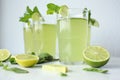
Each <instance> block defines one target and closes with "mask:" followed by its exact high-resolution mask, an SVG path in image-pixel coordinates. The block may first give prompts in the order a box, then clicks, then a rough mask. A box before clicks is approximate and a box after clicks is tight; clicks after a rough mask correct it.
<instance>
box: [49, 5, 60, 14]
mask: <svg viewBox="0 0 120 80" xmlns="http://www.w3.org/2000/svg"><path fill="white" fill-rule="evenodd" d="M47 8H48V10H47V14H53V13H57V14H59V9H60V7H59V6H58V5H55V4H53V3H49V4H47Z"/></svg>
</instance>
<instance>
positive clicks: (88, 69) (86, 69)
mask: <svg viewBox="0 0 120 80" xmlns="http://www.w3.org/2000/svg"><path fill="white" fill-rule="evenodd" d="M83 70H85V71H91V72H99V73H107V72H108V70H102V69H98V68H84V69H83Z"/></svg>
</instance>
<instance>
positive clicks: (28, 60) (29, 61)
mask: <svg viewBox="0 0 120 80" xmlns="http://www.w3.org/2000/svg"><path fill="white" fill-rule="evenodd" d="M15 60H16V62H17V63H18V64H19V65H20V66H23V67H31V66H34V65H35V64H36V63H37V62H38V60H39V57H38V56H35V55H30V54H18V55H16V56H15Z"/></svg>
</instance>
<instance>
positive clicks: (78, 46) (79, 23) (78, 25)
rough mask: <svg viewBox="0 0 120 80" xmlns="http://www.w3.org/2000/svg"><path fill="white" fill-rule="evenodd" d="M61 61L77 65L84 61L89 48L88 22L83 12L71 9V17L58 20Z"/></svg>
mask: <svg viewBox="0 0 120 80" xmlns="http://www.w3.org/2000/svg"><path fill="white" fill-rule="evenodd" d="M58 27H59V28H58V45H59V59H60V61H61V62H62V63H66V64H76V63H81V62H82V61H83V55H82V54H83V51H84V49H85V48H86V47H87V43H88V41H87V38H88V21H87V19H86V18H83V15H82V10H80V9H69V15H68V16H66V17H61V16H60V17H59V19H58Z"/></svg>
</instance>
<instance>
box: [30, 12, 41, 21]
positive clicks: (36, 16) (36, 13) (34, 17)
mask: <svg viewBox="0 0 120 80" xmlns="http://www.w3.org/2000/svg"><path fill="white" fill-rule="evenodd" d="M40 17H41V16H40V14H39V13H38V12H35V13H33V15H32V20H33V21H39V20H40Z"/></svg>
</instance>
